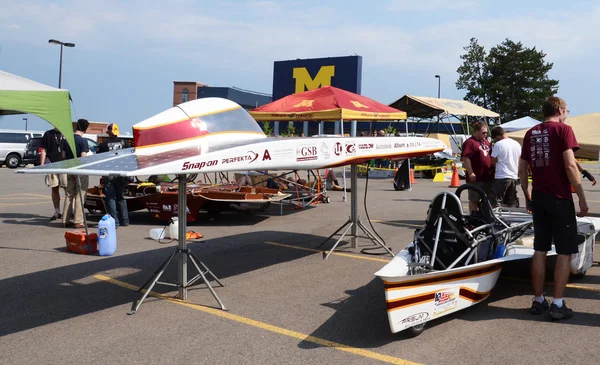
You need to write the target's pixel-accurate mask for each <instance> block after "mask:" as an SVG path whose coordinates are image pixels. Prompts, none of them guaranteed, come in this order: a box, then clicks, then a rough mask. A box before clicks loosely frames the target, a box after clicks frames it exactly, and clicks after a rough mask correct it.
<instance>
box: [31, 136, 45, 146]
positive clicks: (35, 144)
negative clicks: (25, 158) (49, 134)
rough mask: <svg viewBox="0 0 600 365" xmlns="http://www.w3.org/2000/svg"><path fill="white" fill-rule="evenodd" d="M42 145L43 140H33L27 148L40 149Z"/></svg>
mask: <svg viewBox="0 0 600 365" xmlns="http://www.w3.org/2000/svg"><path fill="white" fill-rule="evenodd" d="M41 145H42V138H41V137H40V138H32V139H31V140H30V141H29V142H28V143H27V147H40V146H41Z"/></svg>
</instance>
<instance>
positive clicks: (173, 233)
mask: <svg viewBox="0 0 600 365" xmlns="http://www.w3.org/2000/svg"><path fill="white" fill-rule="evenodd" d="M171 219H172V220H173V223H171V224H170V225H169V237H171V239H173V240H177V239H179V218H177V217H173V218H171Z"/></svg>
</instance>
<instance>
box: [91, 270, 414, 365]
mask: <svg viewBox="0 0 600 365" xmlns="http://www.w3.org/2000/svg"><path fill="white" fill-rule="evenodd" d="M94 278H96V279H98V280H102V281H106V282H109V283H111V284H115V285H118V286H121V287H123V288H127V289H131V290H136V291H137V290H138V288H137V287H136V286H134V285H131V284H129V283H126V282H123V281H120V280H116V279H113V278H110V277H108V276H104V275H94ZM144 292H145V290H144ZM149 295H151V296H153V297H155V298H159V299H164V300H166V301H168V302H171V303H175V304H179V305H183V306H185V307H188V308H191V309H195V310H199V311H201V312H204V313H208V314H212V315H214V316H218V317H221V318H225V319H229V320H231V321H235V322H238V323H243V324H246V325H249V326H253V327H257V328H260V329H263V330H265V331H270V332H273V333H277V334H280V335H284V336H288V337H292V338H296V339H298V340H301V341H306V342H312V343H316V344H318V345H321V346H326V347H331V348H334V349H336V350H340V351H344V352H348V353H351V354H354V355H359V356H363V357H367V358H370V359H374V360H379V361H382V362H387V363H389V364H403V365H419V364H418V363H415V362H412V361H408V360H403V359H400V358H397V357H393V356H388V355H383V354H379V353H377V352H373V351H368V350H363V349H358V348H356V347H351V346H347V345H344V344H341V343H337V342H333V341H329V340H325V339H322V338H319V337H315V336H309V335H306V334H304V333H300V332H296V331H291V330H288V329H285V328H282V327H278V326H274V325H271V324H268V323H264V322H260V321H256V320H254V319H250V318H246V317H242V316H239V315H236V314H231V313H228V312H225V311H222V310H220V309H214V308H209V307H203V306H201V305H197V304H193V303H190V302H186V301H183V300H179V299H175V298H171V297H168V296H166V295H163V294H159V293H155V292H152V291H151V292H150V294H149Z"/></svg>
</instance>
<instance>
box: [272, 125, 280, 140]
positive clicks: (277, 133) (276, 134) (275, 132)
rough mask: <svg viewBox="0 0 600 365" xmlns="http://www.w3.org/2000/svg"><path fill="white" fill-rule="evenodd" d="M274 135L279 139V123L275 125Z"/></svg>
mask: <svg viewBox="0 0 600 365" xmlns="http://www.w3.org/2000/svg"><path fill="white" fill-rule="evenodd" d="M273 134H274V135H275V136H277V137H279V122H274V123H273Z"/></svg>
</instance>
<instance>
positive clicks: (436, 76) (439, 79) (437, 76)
mask: <svg viewBox="0 0 600 365" xmlns="http://www.w3.org/2000/svg"><path fill="white" fill-rule="evenodd" d="M435 78H436V79H438V99H439V98H440V83H441V82H442V78H441V77H440V75H435Z"/></svg>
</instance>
